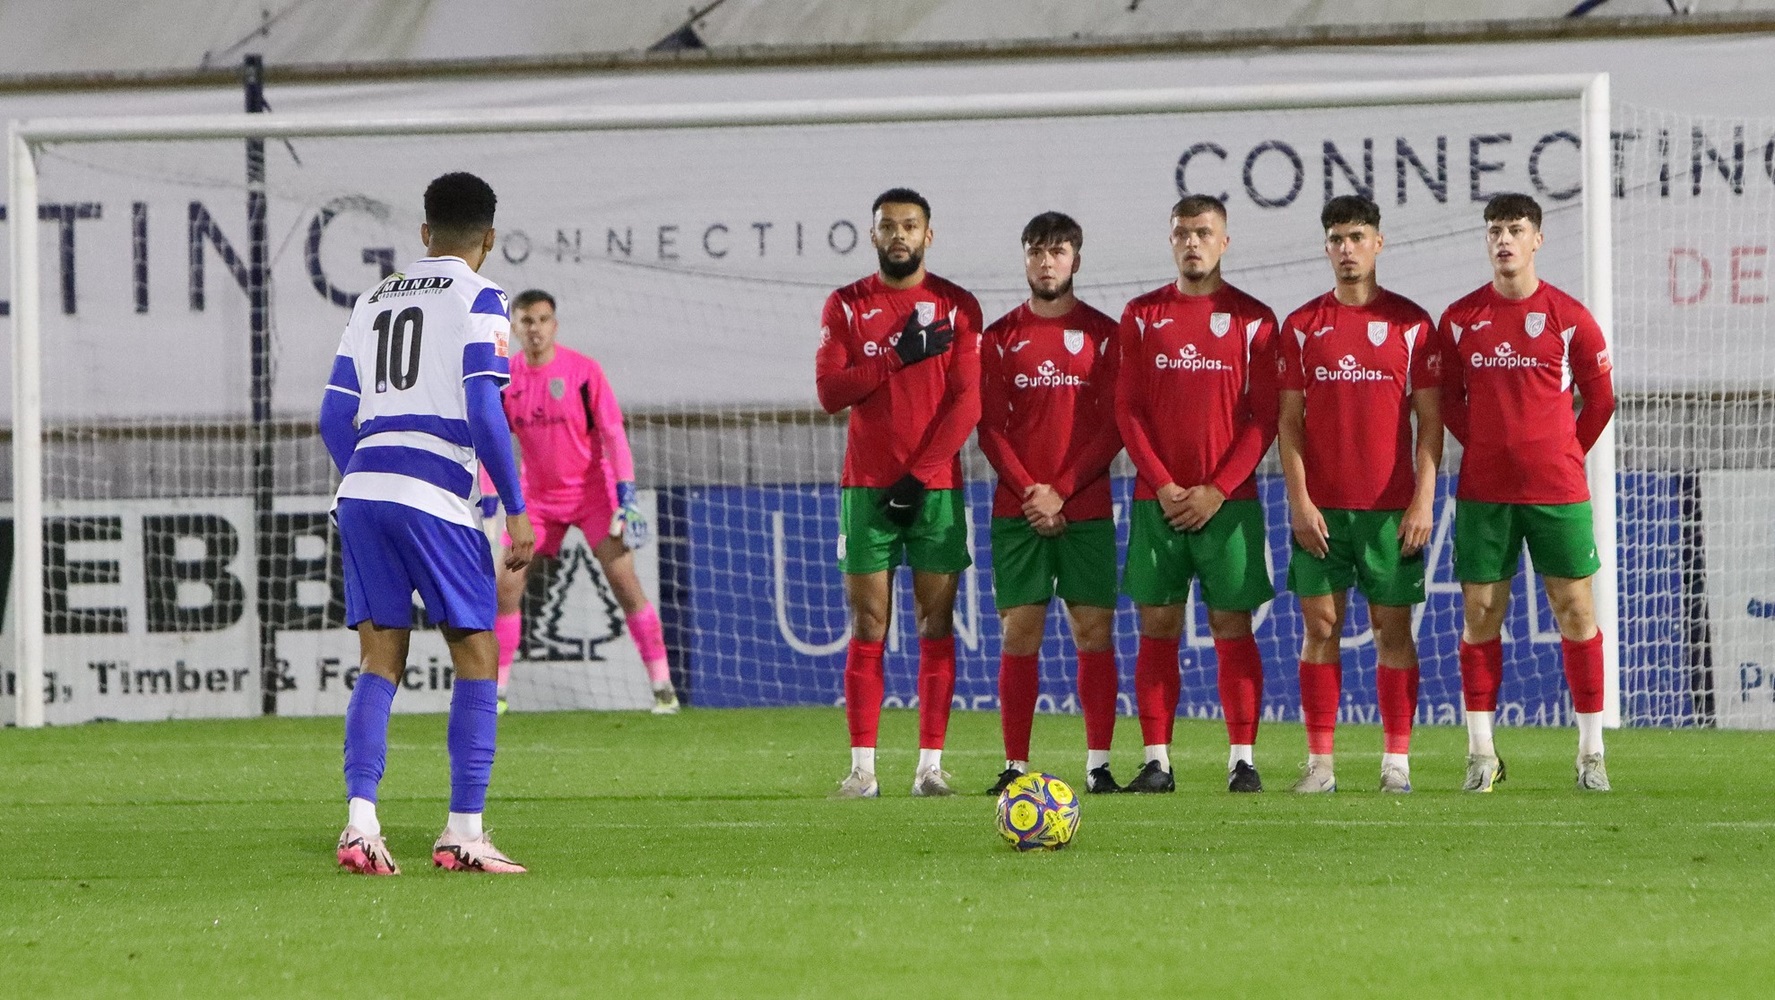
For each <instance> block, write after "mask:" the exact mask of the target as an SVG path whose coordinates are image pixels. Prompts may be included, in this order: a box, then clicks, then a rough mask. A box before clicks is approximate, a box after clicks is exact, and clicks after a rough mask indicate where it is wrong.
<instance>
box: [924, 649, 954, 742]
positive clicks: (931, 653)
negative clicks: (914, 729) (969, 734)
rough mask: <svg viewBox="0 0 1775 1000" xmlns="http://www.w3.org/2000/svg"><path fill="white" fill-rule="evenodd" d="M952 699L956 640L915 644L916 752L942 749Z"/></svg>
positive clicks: (947, 729)
mask: <svg viewBox="0 0 1775 1000" xmlns="http://www.w3.org/2000/svg"><path fill="white" fill-rule="evenodd" d="M954 697H955V637H954V636H950V637H949V638H947V639H920V640H918V748H919V749H920V750H941V749H943V736H944V734H946V733H948V732H949V702H950V699H952V698H954Z"/></svg>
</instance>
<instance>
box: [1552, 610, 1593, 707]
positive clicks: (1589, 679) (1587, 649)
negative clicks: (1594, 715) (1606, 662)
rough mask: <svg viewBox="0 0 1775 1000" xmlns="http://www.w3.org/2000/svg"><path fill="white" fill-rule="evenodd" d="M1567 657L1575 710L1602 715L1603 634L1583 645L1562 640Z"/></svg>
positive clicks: (1567, 683)
mask: <svg viewBox="0 0 1775 1000" xmlns="http://www.w3.org/2000/svg"><path fill="white" fill-rule="evenodd" d="M1560 651H1561V652H1563V653H1564V654H1565V655H1564V657H1563V659H1564V660H1565V682H1566V685H1567V686H1568V687H1570V688H1571V689H1572V711H1574V712H1584V713H1589V712H1600V711H1602V706H1603V697H1602V632H1601V631H1600V630H1599V631H1598V632H1597V633H1596V634H1595V635H1593V636H1591V637H1590V638H1588V639H1585V640H1584V641H1583V642H1573V641H1572V640H1570V639H1563V640H1561V641H1560Z"/></svg>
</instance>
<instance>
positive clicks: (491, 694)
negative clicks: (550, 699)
mask: <svg viewBox="0 0 1775 1000" xmlns="http://www.w3.org/2000/svg"><path fill="white" fill-rule="evenodd" d="M498 730H499V682H498V681H465V680H462V679H460V678H458V679H457V681H456V684H455V689H454V690H453V691H451V693H450V736H449V743H450V811H451V812H457V813H478V812H483V811H485V809H486V805H487V783H488V782H489V781H490V780H491V779H492V777H493V745H494V740H495V737H496V735H497V733H498Z"/></svg>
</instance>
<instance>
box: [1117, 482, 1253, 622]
mask: <svg viewBox="0 0 1775 1000" xmlns="http://www.w3.org/2000/svg"><path fill="white" fill-rule="evenodd" d="M1267 545H1268V543H1267V542H1266V541H1265V539H1264V526H1263V504H1262V503H1260V502H1259V501H1256V500H1228V501H1227V502H1226V503H1224V504H1222V505H1221V508H1220V510H1219V511H1218V512H1216V513H1215V515H1214V516H1213V517H1211V518H1209V519H1208V523H1207V524H1205V525H1203V526H1202V530H1200V531H1178V530H1176V529H1174V528H1172V527H1171V525H1170V524H1169V523H1167V522H1166V521H1165V513H1164V511H1163V510H1162V509H1161V508H1160V507H1159V502H1158V501H1157V500H1136V501H1134V513H1133V514H1132V515H1131V516H1130V518H1129V525H1128V565H1127V567H1126V568H1124V569H1123V571H1122V593H1124V594H1127V595H1128V596H1129V597H1131V598H1133V599H1134V602H1135V603H1136V604H1145V605H1149V606H1156V605H1161V604H1182V603H1183V602H1185V601H1187V600H1189V584H1190V578H1192V577H1194V578H1197V579H1199V580H1201V582H1202V602H1203V603H1204V604H1206V605H1208V606H1209V607H1210V608H1213V609H1214V610H1216V611H1255V610H1257V609H1258V608H1260V607H1262V606H1263V605H1264V604H1265V603H1267V602H1268V601H1270V600H1271V599H1273V598H1274V597H1275V596H1276V588H1275V586H1274V585H1273V584H1271V583H1270V571H1269V566H1268V563H1267V562H1266V560H1265V559H1264V553H1265V550H1266V548H1267Z"/></svg>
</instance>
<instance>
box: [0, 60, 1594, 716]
mask: <svg viewBox="0 0 1775 1000" xmlns="http://www.w3.org/2000/svg"><path fill="white" fill-rule="evenodd" d="M1561 98H1577V99H1578V100H1579V101H1580V116H1581V127H1580V136H1581V139H1582V146H1583V157H1582V167H1581V171H1582V178H1583V205H1584V221H1583V240H1584V302H1585V304H1586V305H1588V306H1589V307H1590V311H1591V313H1592V314H1593V315H1594V316H1595V317H1596V321H1597V323H1598V324H1599V325H1600V326H1601V327H1602V332H1603V338H1604V340H1605V341H1606V342H1607V343H1608V344H1609V345H1610V346H1611V347H1612V346H1613V343H1614V288H1613V270H1614V260H1613V257H1614V250H1613V243H1612V242H1611V241H1612V226H1611V221H1610V202H1611V198H1610V182H1609V150H1610V138H1609V77H1608V74H1606V73H1597V74H1565V75H1545V76H1520V77H1476V78H1465V79H1424V80H1386V81H1370V82H1345V81H1337V82H1326V83H1290V84H1267V85H1258V86H1238V87H1187V88H1168V89H1154V90H1106V91H1079V92H1058V93H1048V94H972V95H960V96H943V97H888V98H866V99H844V100H794V101H736V102H728V103H697V104H651V105H612V106H600V107H577V108H537V109H518V110H502V111H497V112H490V111H439V112H427V113H411V114H405V115H399V116H389V117H370V116H363V115H328V114H290V115H284V114H276V113H267V114H231V115H204V116H158V117H137V118H104V117H94V118H57V119H41V120H24V121H14V122H12V124H11V128H10V130H9V136H8V143H7V161H8V170H9V197H8V204H10V205H11V206H12V211H11V213H10V221H11V229H12V344H11V347H10V349H11V353H12V382H13V402H12V407H13V414H12V432H13V434H12V442H13V452H12V482H13V516H14V529H13V530H14V538H13V567H12V587H11V592H12V593H13V594H14V595H16V597H15V598H14V603H13V610H14V615H13V621H14V626H15V628H14V635H13V658H14V660H13V662H14V669H15V672H16V690H17V698H18V701H17V707H18V712H17V723H18V725H19V726H22V727H37V726H42V725H43V706H44V702H43V649H44V646H43V643H44V633H43V441H42V437H43V419H42V405H43V394H42V354H41V342H40V337H41V318H42V313H41V299H42V289H41V286H40V270H39V253H40V250H39V237H38V232H39V226H38V219H37V212H36V210H35V206H36V205H37V199H38V195H37V164H36V157H35V150H36V148H37V147H38V146H39V145H44V144H51V143H57V144H59V143H81V142H107V141H152V140H190V139H212V140H213V139H287V138H297V137H320V136H335V137H337V136H398V135H415V136H416V135H447V134H462V133H494V132H499V133H504V132H609V131H625V130H636V129H653V130H657V129H686V128H722V127H740V126H761V125H841V124H867V123H871V122H883V123H887V122H920V121H956V120H970V119H976V120H977V119H1016V118H1060V117H1064V118H1072V117H1086V116H1093V117H1095V116H1108V115H1141V114H1167V113H1187V112H1194V113H1200V112H1215V111H1219V112H1226V111H1273V110H1289V109H1299V108H1309V109H1310V108H1344V107H1363V106H1370V107H1372V106H1379V105H1435V104H1478V103H1509V102H1514V101H1542V100H1559V99H1561ZM1615 459H1616V456H1615V430H1614V425H1613V423H1612V422H1611V423H1610V425H1609V426H1608V427H1607V428H1606V429H1605V430H1604V431H1603V434H1602V437H1601V438H1600V439H1598V441H1597V443H1596V446H1595V447H1594V448H1593V449H1592V450H1591V453H1590V459H1589V463H1588V467H1587V473H1588V476H1589V480H1590V492H1591V497H1592V501H1593V509H1594V514H1595V519H1596V534H1597V537H1598V539H1599V541H1602V542H1603V544H1600V545H1598V546H1597V550H1598V555H1599V556H1600V557H1601V561H1602V568H1601V569H1600V570H1599V571H1598V572H1597V574H1596V583H1595V588H1596V589H1595V594H1596V607H1597V619H1598V622H1599V624H1601V626H1602V628H1603V630H1604V632H1605V633H1606V634H1607V635H1608V636H1609V639H1610V641H1609V642H1607V643H1605V645H1604V647H1603V649H1604V653H1603V657H1604V666H1605V673H1604V677H1605V697H1606V706H1607V707H1606V710H1605V720H1606V723H1605V724H1607V725H1609V726H1618V725H1620V720H1621V669H1620V648H1621V647H1620V644H1621V641H1622V638H1623V637H1622V634H1621V630H1620V628H1619V621H1618V619H1619V616H1620V611H1619V599H1618V594H1617V589H1618V581H1617V578H1616V572H1617V551H1618V546H1619V537H1620V534H1619V530H1618V528H1617V524H1616V511H1615V464H1616V463H1615Z"/></svg>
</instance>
